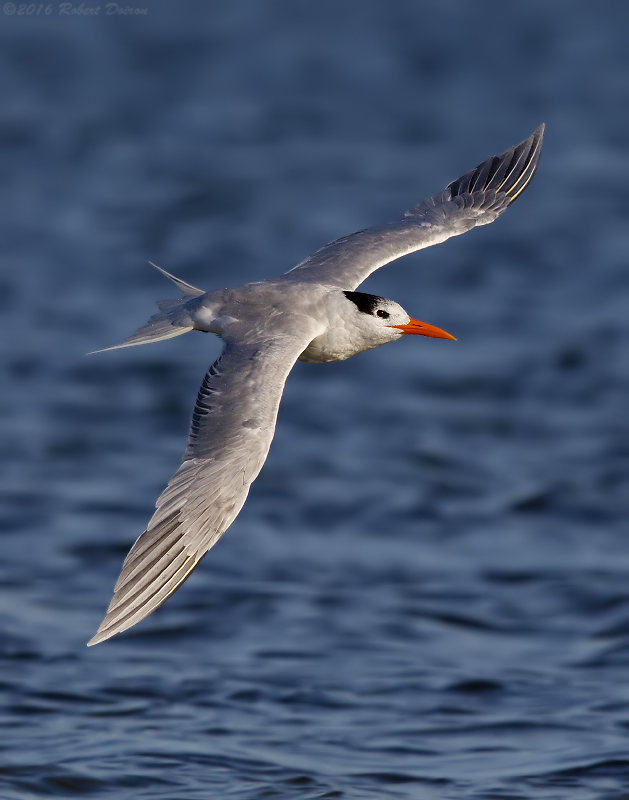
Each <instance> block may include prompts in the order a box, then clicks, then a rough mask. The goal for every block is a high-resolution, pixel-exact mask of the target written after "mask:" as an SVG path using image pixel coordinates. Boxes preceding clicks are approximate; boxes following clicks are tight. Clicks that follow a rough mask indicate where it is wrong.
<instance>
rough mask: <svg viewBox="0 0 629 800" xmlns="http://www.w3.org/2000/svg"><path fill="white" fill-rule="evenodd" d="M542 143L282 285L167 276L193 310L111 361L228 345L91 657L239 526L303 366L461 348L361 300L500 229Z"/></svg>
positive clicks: (141, 336)
mask: <svg viewBox="0 0 629 800" xmlns="http://www.w3.org/2000/svg"><path fill="white" fill-rule="evenodd" d="M543 135H544V125H540V127H539V128H538V129H537V130H536V131H535V133H533V134H532V136H530V137H529V138H528V139H526V140H525V141H523V142H522V143H521V144H519V145H517V146H516V147H511V148H510V149H509V150H506V151H505V152H504V153H503V154H502V155H500V156H492V157H491V158H488V159H487V160H486V161H483V162H482V164H479V166H478V167H476V169H474V170H472V171H471V172H468V173H467V174H466V175H463V176H462V177H461V178H459V179H458V180H456V181H454V182H453V183H450V184H449V185H448V186H447V187H446V188H445V189H444V190H443V191H442V192H441V193H440V194H436V195H435V196H434V197H430V198H429V199H428V200H423V201H422V202H421V203H419V205H417V206H415V207H414V208H412V209H410V211H407V212H406V214H405V215H404V217H403V218H402V219H400V220H397V221H396V222H389V223H387V224H386V225H379V226H377V227H374V228H368V229H367V230H362V231H358V232H357V233H352V234H350V235H349V236H343V237H342V238H340V239H337V240H336V241H334V242H331V243H330V244H327V245H326V246H325V247H322V248H321V249H320V250H318V251H317V252H316V253H314V255H312V256H310V257H309V258H307V259H306V260H305V261H302V262H301V264H298V265H297V266H296V267H294V268H293V269H291V270H290V271H289V272H287V273H286V274H284V275H280V276H279V277H277V278H271V279H270V280H266V281H260V282H259V283H249V284H246V285H244V286H239V287H236V288H231V289H219V290H217V291H212V292H204V291H203V290H202V289H196V288H195V287H194V286H191V285H190V284H189V283H186V282H185V281H183V280H181V279H179V278H176V277H174V276H173V275H170V274H169V273H168V272H166V271H165V270H163V269H160V267H156V269H159V270H160V272H162V273H163V274H164V275H166V277H168V278H170V279H171V280H172V281H174V283H175V284H176V285H177V287H178V289H179V292H180V294H181V298H180V299H178V300H158V301H157V305H158V306H159V309H160V311H159V313H158V314H155V316H153V317H151V319H150V320H149V321H148V322H147V323H146V325H144V326H143V327H141V328H139V329H138V330H137V331H136V333H134V334H133V335H132V336H129V337H128V338H127V339H125V341H124V342H123V343H122V344H120V345H117V347H110V348H106V349H108V350H115V349H117V348H119V347H133V346H134V345H139V344H148V343H151V342H159V341H161V340H162V339H170V338H172V337H173V336H180V335H181V334H183V333H187V332H188V331H191V330H197V331H204V332H207V333H215V334H216V335H217V336H220V337H221V338H222V339H223V341H224V343H225V344H224V349H223V352H222V355H221V356H220V357H219V358H218V359H217V361H216V362H215V363H214V364H213V365H212V366H211V367H210V369H209V371H208V373H207V374H206V376H205V379H204V380H203V383H202V384H201V388H200V389H199V393H198V396H197V400H196V404H195V407H194V412H193V414H192V427H191V430H190V435H189V438H188V443H187V446H186V450H185V453H184V456H183V463H182V464H181V466H180V467H179V469H178V470H177V472H175V474H174V475H173V477H172V478H171V480H170V482H169V483H168V486H167V487H166V488H165V489H164V491H163V492H162V494H161V495H160V496H159V498H158V500H157V503H156V509H157V510H156V511H155V514H154V515H153V517H152V519H151V520H150V522H149V524H148V526H147V528H146V530H145V531H144V533H143V534H142V535H141V536H140V537H139V538H138V539H137V541H136V542H135V544H134V545H133V547H132V548H131V550H130V552H129V554H128V556H127V557H126V559H125V561H124V564H123V567H122V572H121V573H120V577H119V578H118V582H117V583H116V586H115V588H114V596H113V599H112V601H111V604H110V606H109V608H108V610H107V614H106V616H105V618H104V620H103V622H102V623H101V625H100V627H99V628H98V631H97V633H96V635H95V636H94V637H93V638H92V639H91V640H90V642H89V645H93V644H98V643H99V642H102V641H104V640H105V639H109V637H111V636H114V635H115V634H117V633H120V632H121V631H124V630H126V629H127V628H130V627H132V626H133V625H135V624H136V623H138V622H140V620H142V619H144V618H145V617H147V616H148V615H149V614H151V613H152V612H153V611H155V609H156V608H158V606H160V605H161V604H162V603H163V602H164V601H165V600H167V599H168V598H169V597H170V595H171V594H173V592H175V591H176V589H177V588H178V587H179V586H181V584H182V583H183V582H184V581H185V580H186V578H187V577H188V575H190V573H191V572H192V570H193V569H194V568H195V567H196V566H197V564H198V563H199V562H200V561H201V559H202V558H203V556H204V555H205V554H206V553H207V552H208V550H209V549H210V548H211V547H212V546H213V545H214V544H215V543H216V542H217V540H218V539H219V538H220V536H221V535H222V534H223V533H224V532H225V531H226V530H227V528H228V527H229V526H230V525H231V523H232V522H233V521H234V519H235V518H236V516H237V515H238V513H239V511H240V509H241V508H242V507H243V504H244V502H245V500H246V498H247V494H248V492H249V487H250V486H251V484H252V483H253V481H254V480H255V479H256V477H257V475H258V473H259V472H260V470H261V469H262V465H263V464H264V461H265V459H266V457H267V454H268V451H269V447H270V445H271V440H272V439H273V433H274V430H275V421H276V418H277V412H278V408H279V404H280V399H281V397H282V392H283V389H284V383H285V381H286V378H287V377H288V373H289V372H290V371H291V369H292V367H293V364H294V363H295V361H297V360H299V361H306V362H309V363H320V362H325V361H343V360H344V359H346V358H350V357H351V356H354V355H356V354H357V353H362V352H364V351H365V350H371V349H372V348H374V347H379V346H380V345H382V344H386V343H387V342H394V341H396V340H397V339H400V338H401V337H402V336H405V335H408V334H417V335H420V336H429V337H433V338H438V339H454V336H451V335H450V334H449V333H446V332H445V331H443V330H441V329H440V328H436V327H435V326H433V325H429V324H428V323H425V322H419V321H418V320H415V319H412V318H411V317H410V316H409V315H408V314H407V313H406V311H405V310H404V309H403V308H402V307H401V306H399V305H398V304H397V303H395V302H393V301H392V300H386V299H384V298H383V297H377V296H375V295H371V294H365V293H363V292H357V291H356V288H357V287H358V286H359V285H360V284H361V283H362V282H363V281H364V280H365V279H366V278H367V277H368V276H369V275H370V274H371V273H372V272H374V271H375V270H377V269H379V268H380V267H383V266H384V265H385V264H388V263H389V262H390V261H393V260H395V259H396V258H400V256H404V255H406V254H407V253H412V252H414V251H416V250H421V249H422V248H424V247H429V246H431V245H433V244H439V243H440V242H445V241H446V239H449V238H450V237H451V236H458V235H459V234H461V233H465V232H466V231H469V230H471V229H472V228H474V227H476V226H478V225H487V224H489V223H490V222H493V221H494V220H495V219H496V218H497V217H498V216H500V214H502V212H503V211H504V210H505V209H506V208H507V206H509V205H510V204H511V203H512V202H513V201H514V200H515V199H516V197H518V196H519V195H520V193H521V192H522V191H523V190H524V189H525V188H526V186H527V185H528V183H529V181H530V180H531V178H532V177H533V174H534V173H535V170H536V168H537V164H538V161H539V157H540V151H541V147H542V138H543ZM153 266H155V265H153ZM96 352H103V351H96Z"/></svg>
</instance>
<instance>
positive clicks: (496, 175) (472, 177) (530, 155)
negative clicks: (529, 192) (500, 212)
mask: <svg viewBox="0 0 629 800" xmlns="http://www.w3.org/2000/svg"><path fill="white" fill-rule="evenodd" d="M544 129H545V125H544V123H542V124H541V125H540V126H539V128H537V130H536V131H535V132H534V133H533V134H531V136H529V137H528V139H525V140H524V141H523V142H521V143H520V144H518V145H516V146H515V147H510V148H509V149H508V150H505V152H504V153H503V154H502V155H500V156H492V157H491V158H488V159H486V160H485V161H483V162H482V163H481V164H479V165H478V166H477V167H476V169H473V170H472V171H471V172H468V173H467V174H466V175H463V176H462V177H461V178H458V179H457V180H456V181H453V182H452V183H451V184H449V186H448V189H449V190H450V192H451V196H452V197H456V196H457V195H461V194H465V193H474V192H492V191H493V192H495V193H496V194H503V195H506V197H507V198H508V205H510V204H511V203H513V201H514V200H515V199H516V198H517V197H518V196H519V195H520V194H521V193H522V192H523V191H524V189H526V187H527V186H528V184H529V182H530V180H531V178H532V177H533V175H534V174H535V170H536V169H537V165H538V163H539V157H540V153H541V151H542V140H543V138H544Z"/></svg>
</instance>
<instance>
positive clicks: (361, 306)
mask: <svg viewBox="0 0 629 800" xmlns="http://www.w3.org/2000/svg"><path fill="white" fill-rule="evenodd" d="M343 294H344V295H345V297H347V299H348V300H351V301H352V303H353V304H354V305H355V306H356V308H357V309H358V310H359V311H361V312H362V313H363V314H373V312H374V310H375V309H376V308H377V307H378V306H379V305H380V303H382V302H383V301H384V297H378V295H377V294H366V293H365V292H343Z"/></svg>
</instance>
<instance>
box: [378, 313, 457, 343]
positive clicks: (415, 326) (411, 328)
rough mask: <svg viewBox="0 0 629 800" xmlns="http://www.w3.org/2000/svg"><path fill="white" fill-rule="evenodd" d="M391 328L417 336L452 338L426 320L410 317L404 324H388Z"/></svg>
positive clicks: (452, 337)
mask: <svg viewBox="0 0 629 800" xmlns="http://www.w3.org/2000/svg"><path fill="white" fill-rule="evenodd" d="M389 327H391V328H397V329H398V330H400V331H402V333H414V334H415V335H417V336H430V338H431V339H454V341H455V342H456V338H455V337H454V336H451V335H450V334H449V333H446V332H445V331H442V330H441V328H436V327H435V326H434V325H429V324H428V323H427V322H420V321H419V320H417V319H412V318H411V319H410V320H409V321H408V322H407V323H406V325H390V326H389Z"/></svg>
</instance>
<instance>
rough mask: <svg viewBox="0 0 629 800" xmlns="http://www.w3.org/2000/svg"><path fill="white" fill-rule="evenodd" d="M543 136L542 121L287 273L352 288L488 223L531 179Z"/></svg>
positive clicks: (301, 279)
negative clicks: (439, 188) (425, 195)
mask: <svg viewBox="0 0 629 800" xmlns="http://www.w3.org/2000/svg"><path fill="white" fill-rule="evenodd" d="M543 136H544V125H540V126H539V128H538V129H537V130H536V131H535V133H534V134H533V135H532V136H529V138H528V139H525V140H524V141H523V142H522V143H521V144H519V145H517V146H516V147H511V148H509V150H506V151H505V152H504V153H503V154H502V155H501V156H492V157H491V158H488V159H487V160H486V161H483V163H482V164H479V165H478V166H477V167H476V169H474V170H472V171H471V172H468V173H467V175H463V177H461V178H459V179H458V180H456V181H453V182H452V183H451V184H449V185H448V186H447V187H446V189H444V190H443V192H441V193H440V194H437V195H435V196H434V197H430V198H429V199H428V200H423V201H422V202H421V203H420V204H419V205H417V206H415V208H412V209H411V210H410V211H407V212H406V215H405V216H404V217H403V219H400V220H397V221H396V222H389V223H388V224H386V225H379V226H377V227H375V228H368V229H367V230H364V231H358V232H357V233H352V234H350V235H349V236H343V237H342V238H341V239H337V240H336V241H334V242H330V244H327V245H326V246H325V247H322V248H321V250H317V252H316V253H314V254H313V255H311V256H310V258H307V259H306V260H305V261H302V263H301V264H298V265H297V266H296V267H293V269H292V270H290V271H289V272H287V273H286V277H287V278H288V279H294V280H299V281H315V282H317V283H325V284H328V285H332V286H338V287H339V288H341V289H350V290H354V289H355V288H356V287H357V286H359V285H360V284H361V283H362V282H363V281H364V280H365V279H366V278H367V277H368V276H369V275H371V273H372V272H375V270H377V269H379V268H380V267H383V266H384V265H385V264H388V263H389V262H390V261H393V260H395V259H396V258H400V256H405V255H407V254H408V253H413V252H415V250H421V249H423V248H424V247H430V245H433V244H439V243H440V242H445V241H446V239H449V238H450V237H451V236H458V235H459V234H461V233H465V232H466V231H469V230H471V229H472V228H474V227H475V226H476V225H487V224H489V223H490V222H493V221H494V220H495V219H496V217H498V216H500V214H502V212H503V211H504V210H505V208H506V207H507V206H508V205H510V204H511V203H512V202H513V201H514V200H515V199H516V197H518V196H519V195H520V194H521V192H522V191H523V190H524V189H525V188H526V187H527V185H528V183H529V181H530V180H531V178H532V177H533V175H534V173H535V170H536V169H537V164H538V162H539V157H540V152H541V149H542V139H543Z"/></svg>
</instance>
